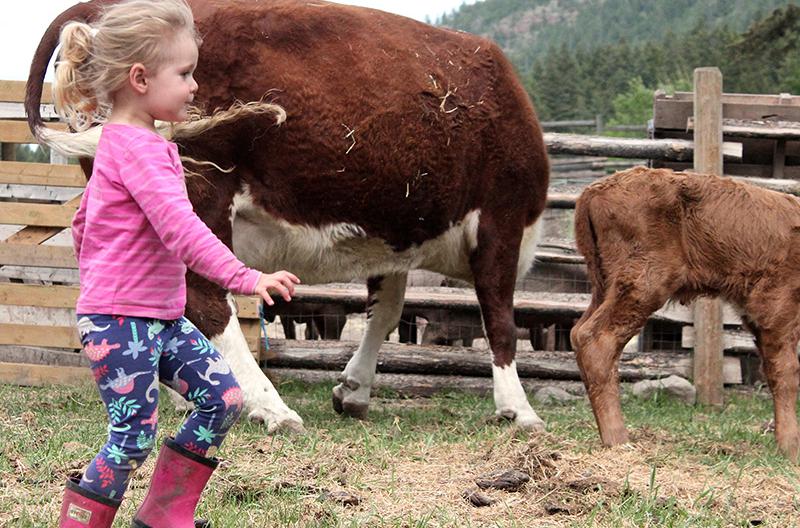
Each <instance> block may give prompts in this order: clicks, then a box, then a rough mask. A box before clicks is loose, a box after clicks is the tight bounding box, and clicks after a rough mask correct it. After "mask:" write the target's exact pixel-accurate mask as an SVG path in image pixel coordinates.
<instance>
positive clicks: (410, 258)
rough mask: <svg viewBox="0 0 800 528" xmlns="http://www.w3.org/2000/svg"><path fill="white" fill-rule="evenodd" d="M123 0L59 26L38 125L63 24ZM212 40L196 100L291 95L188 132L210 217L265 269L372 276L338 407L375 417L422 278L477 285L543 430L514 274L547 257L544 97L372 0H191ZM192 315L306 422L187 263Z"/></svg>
mask: <svg viewBox="0 0 800 528" xmlns="http://www.w3.org/2000/svg"><path fill="white" fill-rule="evenodd" d="M110 1H114V0H107V1H97V0H95V1H93V2H89V3H87V4H80V5H77V6H75V7H73V8H71V9H70V10H68V11H66V12H64V13H63V14H62V15H60V16H59V17H58V18H57V19H56V20H55V21H54V22H53V23H52V24H51V25H50V27H49V28H48V30H47V33H46V34H45V35H44V37H43V39H42V41H41V43H40V45H39V48H38V50H37V52H36V55H35V57H34V61H33V64H32V67H31V73H30V77H29V79H28V93H27V97H26V108H27V110H28V113H29V122H30V125H31V127H32V129H33V130H37V128H38V127H40V126H41V120H40V118H39V112H38V106H37V105H38V103H39V101H40V100H41V89H42V88H41V87H42V82H43V78H44V74H45V70H46V67H47V62H48V60H49V59H50V57H51V56H52V54H53V52H54V50H55V47H56V45H57V35H58V32H59V28H60V27H61V26H62V25H63V23H65V22H66V21H68V20H71V19H85V20H92V19H93V18H94V17H96V16H97V11H98V7H99V6H100V5H102V4H105V3H109V2H110ZM189 4H190V5H191V6H192V9H193V11H194V14H195V19H196V22H197V26H198V28H199V31H200V34H201V35H202V37H203V40H204V43H203V45H202V47H201V50H200V63H199V65H198V68H197V72H196V75H195V77H196V79H197V80H198V82H199V84H200V90H199V92H198V94H197V98H196V101H199V102H200V103H201V104H202V105H204V106H205V108H206V109H207V110H213V109H216V108H227V107H228V106H229V105H231V103H232V102H233V101H235V100H239V101H258V100H260V99H262V98H263V97H264V96H265V94H266V95H267V97H268V98H269V99H271V100H272V101H273V102H275V103H277V104H279V105H281V106H282V107H284V108H285V109H286V112H287V119H286V121H285V123H284V124H282V125H281V126H280V127H276V126H274V125H275V122H274V117H273V116H270V115H265V116H262V117H258V116H254V117H252V118H249V119H247V120H244V121H238V122H235V123H230V124H228V125H225V126H220V127H217V128H215V129H213V130H211V131H209V132H207V133H205V134H203V135H202V136H199V137H195V138H191V139H185V140H181V139H180V138H178V140H177V142H178V143H179V144H180V147H181V151H182V154H184V155H188V156H191V157H194V158H197V159H206V160H211V161H213V162H214V163H216V164H217V165H218V166H219V167H222V168H229V167H234V168H235V170H234V171H233V172H232V173H229V174H226V173H223V172H219V171H217V170H215V169H212V168H209V167H207V166H201V167H193V169H194V170H196V171H197V172H201V173H202V175H203V178H189V179H188V182H187V183H188V187H189V192H190V196H191V199H192V202H193V203H194V205H195V209H196V211H197V212H198V214H199V215H200V216H201V218H202V219H203V220H204V221H205V222H206V223H207V224H208V225H209V226H210V227H211V228H212V230H213V231H214V232H215V233H216V234H217V235H218V236H219V237H220V238H221V239H222V240H223V241H224V242H225V243H226V244H229V245H230V246H232V248H233V249H234V251H235V252H236V254H237V255H238V256H239V257H240V258H241V259H242V260H243V261H244V262H245V263H247V264H248V265H249V266H252V267H255V268H258V269H261V270H275V269H288V270H291V271H292V272H294V273H296V274H297V275H298V276H299V277H300V278H301V279H302V281H303V282H304V283H306V284H308V283H320V282H329V281H349V280H351V279H354V278H360V279H365V280H366V281H367V284H368V290H369V302H368V303H369V306H368V314H369V323H368V325H367V329H366V333H365V335H364V338H363V340H362V342H361V346H360V347H359V349H358V351H357V352H356V354H355V355H354V356H353V358H352V359H351V360H350V362H349V363H348V365H347V367H346V368H345V370H344V372H343V374H342V377H341V384H339V385H338V386H336V387H335V388H334V390H333V405H334V408H335V409H336V410H337V411H338V412H340V413H345V414H347V415H352V416H356V417H363V416H366V414H367V408H368V404H369V396H370V389H371V387H372V384H373V379H374V376H375V367H376V361H377V352H378V348H379V347H380V345H381V343H382V342H383V340H384V338H385V336H386V335H387V333H388V332H389V331H390V330H391V329H392V328H394V327H395V326H396V325H397V323H398V319H399V317H400V313H401V309H402V305H403V295H404V289H405V285H406V275H407V273H408V271H409V270H411V269H415V268H424V269H429V270H433V271H437V272H440V273H443V274H445V275H449V276H451V277H456V278H460V279H464V280H468V281H470V282H473V283H474V285H475V289H476V291H477V295H478V299H479V301H480V304H481V309H482V314H483V322H484V326H485V329H486V333H487V335H488V339H489V341H490V343H491V347H492V351H493V358H494V362H493V375H494V385H495V389H494V396H495V403H496V409H497V413H498V415H502V416H505V417H508V418H511V419H513V420H515V422H516V423H517V424H518V425H519V426H522V427H525V428H529V429H540V428H541V427H542V426H543V422H542V420H541V419H540V418H539V417H538V416H537V415H536V413H535V412H534V411H533V409H532V408H531V407H530V404H529V403H528V400H527V398H526V395H525V393H524V391H523V389H522V386H521V384H520V382H519V378H518V377H517V372H516V366H515V362H514V354H515V345H516V336H515V329H514V318H513V313H512V298H513V294H514V281H515V279H516V277H517V274H518V273H520V272H523V273H524V272H525V271H526V270H527V269H528V268H529V267H530V266H531V264H532V261H533V258H534V249H535V245H536V241H537V238H538V231H539V230H538V224H537V220H538V219H539V216H540V214H541V212H542V210H543V209H544V207H545V200H546V192H547V185H548V170H549V167H548V160H547V155H546V151H545V147H544V144H543V140H542V134H541V130H540V127H539V124H538V122H537V119H536V116H535V113H534V110H533V107H532V106H531V103H530V102H529V99H528V97H527V95H526V93H525V91H524V90H523V88H522V86H521V85H520V83H519V82H518V80H517V78H516V76H515V74H514V72H513V69H512V66H511V64H510V63H509V61H508V60H507V59H506V58H505V57H504V56H503V54H502V53H501V51H500V49H499V48H498V46H496V45H495V44H493V43H492V42H490V41H488V40H486V39H483V38H479V37H476V36H473V35H469V34H466V33H462V32H457V31H450V30H446V29H438V28H434V27H431V26H429V25H425V24H422V23H419V22H416V21H413V20H410V19H407V18H403V17H400V16H396V15H391V14H387V13H383V12H380V11H375V10H371V9H364V8H358V7H350V6H343V5H337V4H333V3H328V2H324V1H321V0H317V1H314V2H306V1H300V0H274V1H270V2H253V1H250V0H189ZM188 284H189V293H188V306H187V315H188V317H189V318H191V319H192V320H193V321H194V322H195V323H196V324H197V326H198V327H199V328H200V329H201V330H202V331H203V332H204V333H206V334H207V335H210V336H213V342H214V343H215V344H216V345H217V346H218V347H219V348H220V350H221V351H222V353H223V354H224V356H225V357H226V359H227V360H228V361H229V362H230V364H231V367H232V369H233V371H234V374H235V375H236V377H237V378H238V380H239V382H240V383H241V385H242V388H243V389H244V392H245V405H246V409H247V410H248V411H249V416H250V417H251V418H253V419H257V420H262V421H264V422H266V423H268V425H269V429H270V430H274V429H275V428H279V427H298V426H301V424H302V420H301V419H300V417H299V416H297V414H296V413H294V412H293V411H291V410H290V409H289V408H288V407H287V406H286V405H285V404H284V402H283V401H282V400H281V398H280V396H279V395H278V394H277V392H276V391H275V389H274V388H273V386H272V385H271V384H270V382H269V381H268V380H267V378H266V377H265V376H264V374H263V373H262V371H261V370H260V369H259V367H258V365H257V364H256V363H255V361H254V360H253V358H252V356H251V355H250V353H249V352H248V348H247V344H246V343H245V340H244V337H243V335H242V332H241V331H240V328H239V325H238V322H237V319H236V317H235V313H234V312H235V307H234V306H233V303H232V302H231V300H230V296H229V295H228V293H227V292H225V291H224V290H222V289H221V288H219V287H217V286H216V285H214V284H211V283H209V282H207V281H206V280H204V279H202V278H200V277H198V276H196V275H190V276H189V277H188Z"/></svg>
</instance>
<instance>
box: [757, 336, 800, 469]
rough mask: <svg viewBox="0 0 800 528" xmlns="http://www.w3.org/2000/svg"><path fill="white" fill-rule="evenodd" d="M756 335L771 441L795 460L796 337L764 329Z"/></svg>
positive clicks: (798, 445)
mask: <svg viewBox="0 0 800 528" xmlns="http://www.w3.org/2000/svg"><path fill="white" fill-rule="evenodd" d="M754 333H756V332H754ZM756 336H757V339H756V342H757V343H758V347H759V351H760V352H761V359H762V361H763V365H764V374H765V375H766V377H767V383H769V388H770V391H771V392H772V400H773V405H774V407H775V441H776V442H777V443H778V449H780V450H781V452H782V453H783V454H784V455H786V457H787V458H789V459H790V460H792V461H794V462H798V455H800V432H799V431H798V427H797V413H796V410H795V409H796V403H797V393H798V382H799V381H800V379H799V378H798V375H800V364H798V361H797V340H796V339H791V338H790V337H789V333H785V332H770V331H767V330H762V331H761V332H760V335H759V334H758V333H756Z"/></svg>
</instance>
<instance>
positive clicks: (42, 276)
mask: <svg viewBox="0 0 800 528" xmlns="http://www.w3.org/2000/svg"><path fill="white" fill-rule="evenodd" d="M0 277H5V278H7V279H18V280H20V281H25V282H30V281H35V282H34V283H38V282H39V281H44V282H60V283H66V284H78V279H79V275H78V270H76V269H64V268H62V269H56V268H29V267H28V266H0Z"/></svg>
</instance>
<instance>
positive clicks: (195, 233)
mask: <svg viewBox="0 0 800 528" xmlns="http://www.w3.org/2000/svg"><path fill="white" fill-rule="evenodd" d="M183 178H184V176H183V166H182V165H181V160H180V157H179V155H178V148H177V146H176V145H175V144H174V143H170V142H169V141H167V140H165V139H164V138H162V137H161V136H159V135H158V134H156V133H155V132H151V131H150V130H147V129H145V128H141V127H136V126H130V125H122V124H116V123H109V124H106V125H105V127H104V128H103V133H102V134H101V136H100V142H99V144H98V146H97V154H96V156H95V160H94V171H93V173H92V177H91V179H90V180H89V183H88V184H87V186H86V192H85V193H84V195H83V199H82V200H81V205H80V208H79V209H78V212H77V213H76V214H75V218H74V219H73V221H72V238H73V242H74V245H75V256H76V257H77V258H78V268H79V271H80V282H81V293H80V296H79V297H78V305H77V312H78V313H79V314H109V315H117V314H119V315H130V316H138V317H153V318H155V319H177V318H179V317H181V316H182V315H183V311H184V307H185V305H186V278H185V275H186V267H187V266H188V267H189V268H191V269H192V270H193V271H194V272H196V273H198V274H199V275H202V276H203V277H206V278H207V279H209V280H211V281H213V282H215V283H217V284H219V285H220V286H222V287H224V288H226V289H228V290H230V291H233V292H235V293H241V294H247V295H249V294H252V293H254V290H255V287H256V283H257V282H258V279H259V276H260V275H261V273H260V272H258V271H256V270H253V269H250V268H247V267H246V266H245V265H244V264H242V263H241V262H240V261H239V260H238V259H237V258H236V257H235V256H234V254H233V253H232V252H231V250H230V249H228V247H227V246H226V245H225V244H223V243H222V242H221V241H220V240H219V239H218V238H217V237H216V236H215V235H214V234H213V233H212V232H211V230H210V229H209V228H208V226H206V225H205V224H204V223H203V221H202V220H200V218H198V216H197V215H196V214H195V212H194V210H193V209H192V204H191V202H190V201H189V198H188V196H187V193H186V184H185V183H184V180H183Z"/></svg>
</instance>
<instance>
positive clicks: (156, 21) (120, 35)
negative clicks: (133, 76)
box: [53, 0, 200, 131]
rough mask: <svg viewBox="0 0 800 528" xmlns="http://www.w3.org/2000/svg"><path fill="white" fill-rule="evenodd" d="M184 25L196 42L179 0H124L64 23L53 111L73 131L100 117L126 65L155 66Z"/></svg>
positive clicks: (108, 106) (126, 70) (189, 13)
mask: <svg viewBox="0 0 800 528" xmlns="http://www.w3.org/2000/svg"><path fill="white" fill-rule="evenodd" d="M184 31H185V32H188V33H189V35H190V36H191V37H192V38H194V39H195V41H196V42H197V44H198V45H199V44H200V39H199V37H198V36H197V32H196V30H195V27H194V18H193V17H192V11H191V9H189V6H188V5H187V4H186V2H185V0H127V1H124V2H121V3H119V4H115V5H112V6H109V7H108V8H106V9H105V11H104V12H103V14H102V16H101V17H100V19H99V20H98V21H97V22H96V23H95V24H93V25H89V24H86V23H84V22H69V23H67V24H65V25H64V27H63V28H62V29H61V38H60V44H61V52H60V56H59V59H58V60H57V62H56V74H55V82H54V86H53V96H54V99H55V104H56V109H57V110H58V113H59V115H60V116H61V117H62V119H64V120H65V121H67V122H68V123H69V125H70V126H71V127H72V128H73V129H74V130H76V131H82V130H86V129H88V128H89V127H90V126H92V124H94V123H102V122H104V121H105V120H106V117H107V116H108V113H109V111H110V109H111V100H110V98H111V95H112V94H113V93H114V92H116V91H117V90H118V89H119V88H121V87H122V86H123V85H124V84H125V82H127V79H128V73H129V71H130V68H131V66H133V65H134V64H136V63H142V64H144V65H145V67H147V68H154V69H158V67H159V66H161V64H162V63H163V61H164V59H165V58H167V56H168V55H167V53H168V50H169V48H170V46H169V41H170V40H171V39H173V38H175V37H176V36H177V35H179V34H180V33H181V32H184Z"/></svg>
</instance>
